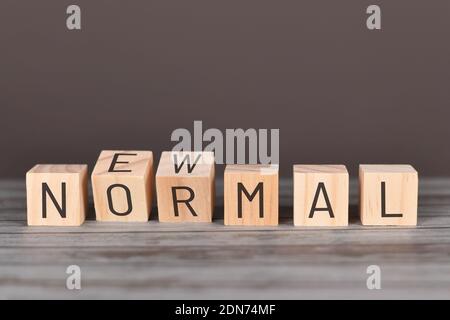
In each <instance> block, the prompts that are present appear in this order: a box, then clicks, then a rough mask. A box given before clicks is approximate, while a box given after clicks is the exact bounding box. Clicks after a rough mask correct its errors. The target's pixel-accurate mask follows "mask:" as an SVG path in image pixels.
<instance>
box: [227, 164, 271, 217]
mask: <svg viewBox="0 0 450 320" xmlns="http://www.w3.org/2000/svg"><path fill="white" fill-rule="evenodd" d="M224 188H225V189H224V197H225V199H224V218H225V225H245V226H264V225H271V226H275V225H278V165H228V166H227V167H226V168H225V175H224Z"/></svg>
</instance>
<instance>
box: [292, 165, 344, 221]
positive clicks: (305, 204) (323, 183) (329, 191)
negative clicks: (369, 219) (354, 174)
mask: <svg viewBox="0 0 450 320" xmlns="http://www.w3.org/2000/svg"><path fill="white" fill-rule="evenodd" d="M348 180H349V178H348V171H347V168H346V167H345V166H344V165H294V225H296V226H347V225H348V199H349V195H348Z"/></svg>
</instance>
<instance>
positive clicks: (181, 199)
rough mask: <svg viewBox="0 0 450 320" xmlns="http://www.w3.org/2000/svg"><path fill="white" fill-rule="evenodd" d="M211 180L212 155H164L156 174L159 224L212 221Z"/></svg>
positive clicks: (200, 153) (212, 193)
mask: <svg viewBox="0 0 450 320" xmlns="http://www.w3.org/2000/svg"><path fill="white" fill-rule="evenodd" d="M214 177H215V168H214V153H213V152H175V151H173V152H171V151H166V152H163V153H162V155H161V159H160V161H159V165H158V170H157V172H156V195H157V200H158V217H159V221H161V222H211V221H212V216H213V211H214V197H215V188H214V186H215V181H214Z"/></svg>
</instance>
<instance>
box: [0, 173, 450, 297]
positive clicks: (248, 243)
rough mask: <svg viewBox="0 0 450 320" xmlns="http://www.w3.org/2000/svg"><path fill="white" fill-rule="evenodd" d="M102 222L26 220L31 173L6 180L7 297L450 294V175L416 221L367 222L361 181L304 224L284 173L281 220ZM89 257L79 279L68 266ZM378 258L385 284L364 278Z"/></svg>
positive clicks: (0, 246) (3, 287)
mask: <svg viewBox="0 0 450 320" xmlns="http://www.w3.org/2000/svg"><path fill="white" fill-rule="evenodd" d="M217 184H218V192H217V201H218V207H217V209H216V213H215V215H216V219H215V221H214V223H212V224H183V225H181V224H161V223H158V222H157V221H156V220H155V215H153V217H152V219H151V221H150V222H149V223H127V224H122V223H99V222H95V221H94V220H93V207H92V198H90V201H91V203H90V215H91V217H90V219H91V220H90V221H87V222H86V223H85V224H84V225H83V226H81V227H70V228H61V227H59V228H55V227H27V226H26V198H25V184H24V180H2V181H0V298H42V299H47V298H69V299H74V298H125V299H126V298H129V299H156V298H161V299H215V298H217V299H221V298H225V299H240V298H248V299H266V298H267V299H304V298H306V299H308V298H311V299H312V298H343V299H346V298H362V299H367V298H368V299H370V298H377V299H378V298H387V299H390V298H402V299H403V298H424V299H431V298H450V179H438V178H427V179H421V181H420V199H419V223H418V226H417V227H413V228H411V227H363V226H361V224H360V222H359V220H358V217H357V210H358V207H357V206H358V191H357V181H351V192H350V193H351V197H350V203H351V207H350V214H351V221H350V225H349V226H348V227H345V228H338V229H326V228H321V229H319V228H307V229H305V228H295V227H293V225H292V182H291V181H289V180H282V181H280V193H281V195H280V203H281V215H282V218H281V224H280V225H279V226H278V227H259V228H250V227H225V226H223V220H222V218H221V216H222V215H223V208H222V206H221V204H222V203H223V199H222V185H221V183H220V182H218V183H217ZM69 265H78V266H80V268H81V274H82V280H81V285H82V289H81V290H68V289H67V288H66V278H67V276H68V275H67V274H66V268H67V267H68V266H69ZM369 265H378V266H379V267H380V268H381V285H382V289H381V290H368V289H367V286H366V280H367V277H368V275H367V273H366V269H367V267H368V266H369Z"/></svg>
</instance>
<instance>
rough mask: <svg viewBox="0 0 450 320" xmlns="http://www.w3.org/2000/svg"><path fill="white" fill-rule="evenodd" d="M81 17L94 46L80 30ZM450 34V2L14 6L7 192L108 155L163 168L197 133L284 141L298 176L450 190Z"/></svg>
mask: <svg viewBox="0 0 450 320" xmlns="http://www.w3.org/2000/svg"><path fill="white" fill-rule="evenodd" d="M71 3H76V4H78V5H80V6H81V8H82V27H83V30H82V31H75V32H73V31H68V30H67V29H66V26H65V19H66V14H65V10H66V7H67V5H69V4H71ZM369 4H379V5H381V7H382V28H383V30H382V31H375V32H374V31H369V30H367V29H366V27H365V19H366V14H365V9H366V7H367V6H368V5H369ZM449 30H450V1H448V0H431V1H424V0H422V1H417V0H396V1H360V0H342V1H331V0H327V1H324V0H314V1H313V0H305V1H294V0H292V1H288V0H276V1H275V0H270V1H267V0H226V1H225V0H213V1H211V0H158V1H148V0H147V1H144V0H131V1H119V0H107V1H106V0H105V1H100V0H96V1H84V0H77V1H56V0H52V1H49V0H40V1H31V0H27V1H24V0H2V1H1V2H0V39H1V49H0V108H1V111H2V112H1V118H0V130H1V131H0V133H1V134H0V150H2V155H1V160H0V161H1V162H0V164H1V165H0V176H1V177H22V176H24V174H25V172H26V171H27V170H28V169H29V168H30V167H32V166H33V165H34V164H36V163H88V164H89V165H90V169H92V165H93V164H94V162H95V160H96V158H97V156H98V154H99V152H100V150H101V149H116V148H117V149H150V150H153V151H154V152H155V153H156V157H157V158H159V155H160V152H161V151H162V150H165V149H170V148H171V147H172V146H173V143H172V142H170V134H171V132H172V131H173V130H174V129H175V128H179V127H184V128H192V126H193V121H194V120H202V121H203V124H204V127H206V128H211V127H216V128H219V129H225V128H239V127H242V128H280V136H281V137H280V139H281V141H280V142H281V146H280V148H281V150H280V151H281V155H280V158H281V164H282V170H281V174H282V175H284V176H289V175H290V174H291V168H290V166H291V165H292V164H293V163H311V162H314V163H344V164H346V165H348V167H349V169H350V171H351V173H352V174H355V173H356V169H357V164H358V163H411V164H413V165H414V166H415V167H416V168H417V169H418V170H419V173H420V174H421V175H449V174H450V171H449V170H448V166H449V163H450V148H448V147H447V144H448V142H447V138H448V137H449V136H450V127H449V126H448V117H449V115H450V111H449V110H448V107H449V101H450V85H449V80H450V79H449V76H450V41H449ZM218 169H219V168H218ZM218 172H219V173H220V174H221V173H222V170H221V169H219V170H218Z"/></svg>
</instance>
